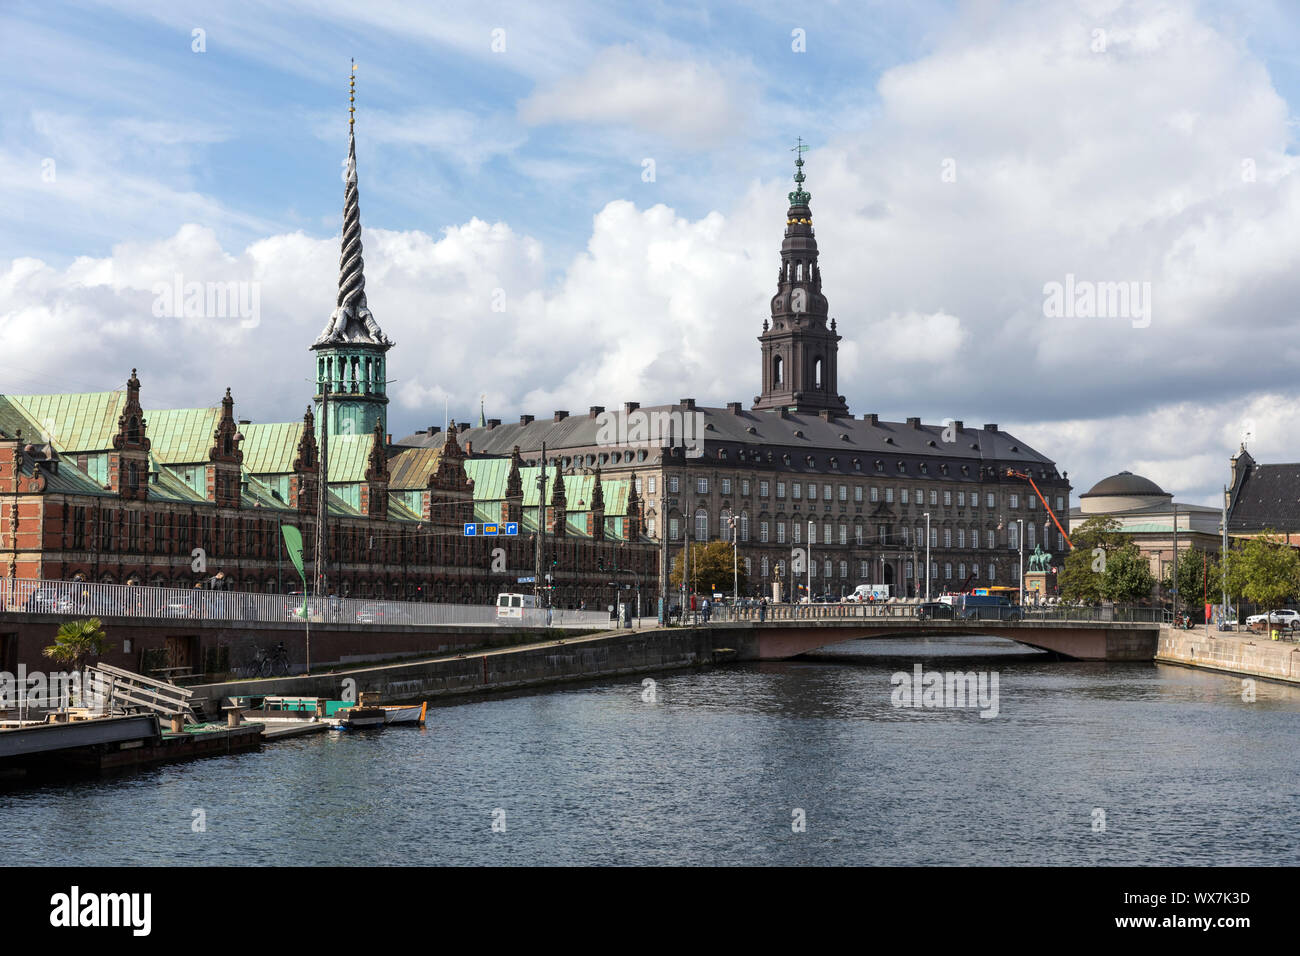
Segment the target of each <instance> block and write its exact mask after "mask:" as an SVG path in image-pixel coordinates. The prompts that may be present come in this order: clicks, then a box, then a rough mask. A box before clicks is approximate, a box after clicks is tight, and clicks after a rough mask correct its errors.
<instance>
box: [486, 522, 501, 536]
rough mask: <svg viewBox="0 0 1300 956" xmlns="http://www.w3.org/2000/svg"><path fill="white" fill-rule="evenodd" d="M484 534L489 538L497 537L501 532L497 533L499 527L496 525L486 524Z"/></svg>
mask: <svg viewBox="0 0 1300 956" xmlns="http://www.w3.org/2000/svg"><path fill="white" fill-rule="evenodd" d="M483 533H484V534H485V535H489V536H491V537H495V536H496V535H497V534H498V533H499V532H498V531H497V525H494V524H485V525H484V526H483Z"/></svg>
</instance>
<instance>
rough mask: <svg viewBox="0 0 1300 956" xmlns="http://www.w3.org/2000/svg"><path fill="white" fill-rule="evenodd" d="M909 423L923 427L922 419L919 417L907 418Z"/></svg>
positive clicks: (916, 426)
mask: <svg viewBox="0 0 1300 956" xmlns="http://www.w3.org/2000/svg"><path fill="white" fill-rule="evenodd" d="M907 424H909V425H911V426H912V427H913V428H920V427H921V419H919V418H909V419H908V420H907Z"/></svg>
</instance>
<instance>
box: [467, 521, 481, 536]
mask: <svg viewBox="0 0 1300 956" xmlns="http://www.w3.org/2000/svg"><path fill="white" fill-rule="evenodd" d="M477 534H478V525H477V524H475V523H474V522H472V521H470V522H466V524H465V537H467V538H473V537H475V536H476V535H477Z"/></svg>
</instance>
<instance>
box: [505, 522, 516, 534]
mask: <svg viewBox="0 0 1300 956" xmlns="http://www.w3.org/2000/svg"><path fill="white" fill-rule="evenodd" d="M501 527H502V529H503V530H502V532H501V533H502V534H518V533H519V522H518V521H507V522H506V523H505V524H504V525H502V526H501Z"/></svg>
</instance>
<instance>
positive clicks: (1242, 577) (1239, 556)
mask: <svg viewBox="0 0 1300 956" xmlns="http://www.w3.org/2000/svg"><path fill="white" fill-rule="evenodd" d="M1224 564H1225V566H1226V570H1227V575H1226V576H1227V581H1228V594H1229V596H1230V597H1233V598H1237V599H1238V600H1240V599H1242V598H1244V599H1245V600H1247V601H1250V602H1252V603H1254V604H1258V605H1259V606H1260V607H1262V608H1265V609H1269V610H1271V609H1273V608H1276V607H1277V606H1278V605H1280V604H1282V603H1284V602H1285V601H1287V600H1288V599H1289V598H1292V597H1295V596H1296V594H1297V593H1300V552H1297V551H1296V549H1295V548H1293V547H1291V546H1290V545H1288V544H1286V543H1285V542H1284V541H1283V540H1282V539H1281V538H1279V537H1278V536H1277V534H1276V533H1275V532H1272V531H1265V532H1264V534H1263V535H1262V536H1260V537H1258V538H1250V539H1248V540H1246V541H1244V542H1242V543H1240V544H1239V545H1238V546H1237V547H1235V548H1233V549H1232V550H1230V551H1229V552H1228V553H1227V554H1226V555H1224Z"/></svg>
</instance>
